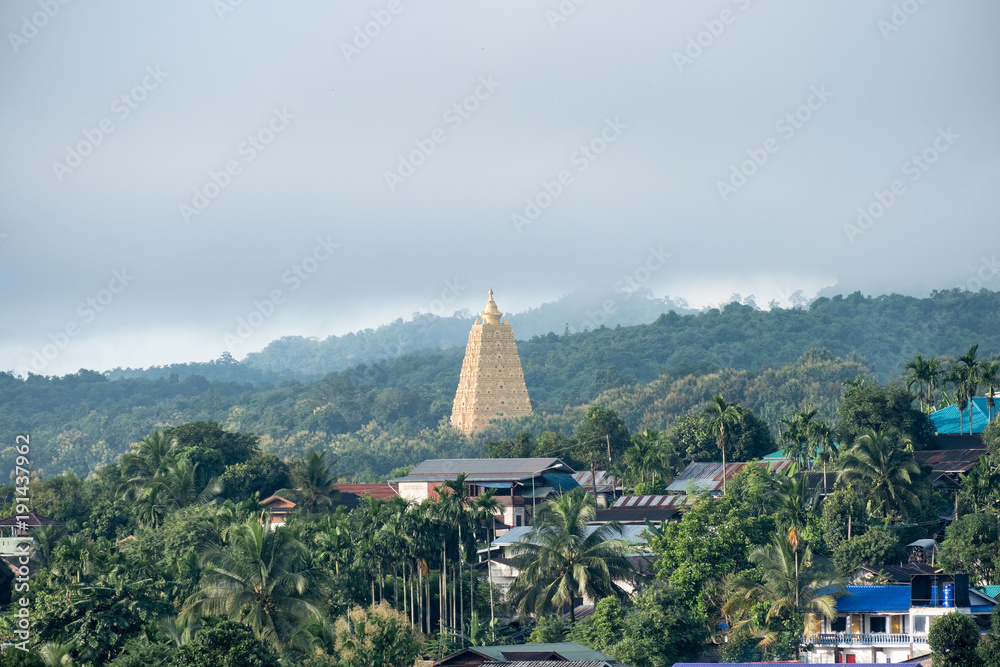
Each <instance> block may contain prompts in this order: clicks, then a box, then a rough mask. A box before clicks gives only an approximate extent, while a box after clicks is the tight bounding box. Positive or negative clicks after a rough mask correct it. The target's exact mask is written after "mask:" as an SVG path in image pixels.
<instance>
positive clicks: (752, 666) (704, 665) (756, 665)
mask: <svg viewBox="0 0 1000 667" xmlns="http://www.w3.org/2000/svg"><path fill="white" fill-rule="evenodd" d="M787 664H789V663H787V662H731V663H727V665H726V667H766V666H767V665H787ZM794 664H801V663H794ZM809 664H810V665H812V667H844V663H841V662H811V663H809ZM853 664H854V667H882V665H884V664H885V663H882V664H876V663H874V662H856V663H853ZM893 664H894V665H896V667H920V665H919V664H918V663H915V662H894V663H893ZM674 667H719V663H717V662H675V663H674Z"/></svg>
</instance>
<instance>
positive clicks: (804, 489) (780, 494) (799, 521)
mask: <svg viewBox="0 0 1000 667" xmlns="http://www.w3.org/2000/svg"><path fill="white" fill-rule="evenodd" d="M775 497H776V499H777V501H778V503H777V504H778V511H777V519H778V524H779V526H780V527H782V528H784V529H785V530H788V531H789V532H790V533H791V532H794V533H795V535H796V536H797V537H801V536H802V534H803V533H804V532H805V529H806V526H808V524H809V519H810V517H811V516H812V515H813V514H814V513H815V512H816V508H817V506H818V505H819V495H818V494H814V493H810V491H809V480H808V478H807V477H806V476H805V475H796V476H795V477H779V478H778V489H777V491H776V493H775ZM796 539H797V538H796Z"/></svg>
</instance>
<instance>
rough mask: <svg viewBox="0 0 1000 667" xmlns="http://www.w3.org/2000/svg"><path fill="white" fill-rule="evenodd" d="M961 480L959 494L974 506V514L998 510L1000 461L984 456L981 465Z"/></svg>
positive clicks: (987, 455)
mask: <svg viewBox="0 0 1000 667" xmlns="http://www.w3.org/2000/svg"><path fill="white" fill-rule="evenodd" d="M960 478H961V480H962V482H961V487H960V488H961V490H960V491H959V494H960V495H961V496H962V497H963V498H964V499H965V500H966V501H967V502H968V503H970V504H971V505H972V511H973V512H986V511H989V510H991V509H993V510H995V509H996V507H997V503H998V501H1000V461H997V460H996V459H995V458H994V457H993V456H991V455H989V454H984V455H983V456H982V458H980V459H979V463H977V464H976V466H975V467H974V468H973V469H972V470H970V471H969V472H968V473H966V474H964V475H960Z"/></svg>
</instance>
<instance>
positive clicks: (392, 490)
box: [337, 484, 399, 498]
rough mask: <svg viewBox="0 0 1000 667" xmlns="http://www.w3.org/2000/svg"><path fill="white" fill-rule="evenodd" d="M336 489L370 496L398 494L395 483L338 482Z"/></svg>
mask: <svg viewBox="0 0 1000 667" xmlns="http://www.w3.org/2000/svg"><path fill="white" fill-rule="evenodd" d="M337 490H338V491H340V492H341V493H353V494H354V495H356V496H371V497H372V498H394V497H396V496H398V495H399V487H398V486H397V485H395V484H392V485H390V484H338V485H337Z"/></svg>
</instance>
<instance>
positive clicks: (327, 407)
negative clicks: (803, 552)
mask: <svg viewBox="0 0 1000 667" xmlns="http://www.w3.org/2000/svg"><path fill="white" fill-rule="evenodd" d="M467 327H468V323H466V329H467ZM972 341H979V342H981V343H982V347H983V350H997V349H1000V294H998V293H993V292H986V291H982V292H980V293H978V294H970V293H963V292H958V291H952V292H942V293H936V294H935V295H933V296H932V297H930V298H927V299H915V298H911V297H901V296H895V295H894V296H886V297H878V298H874V299H871V298H864V297H862V296H861V295H860V294H855V295H851V296H848V297H843V298H841V297H835V298H833V299H818V300H817V301H815V302H814V303H813V304H812V305H811V307H810V308H809V310H773V311H769V312H764V311H759V310H755V309H753V308H752V307H750V306H744V305H737V304H730V305H729V306H727V307H725V308H724V309H722V310H721V311H719V310H711V311H707V312H705V313H701V314H698V315H686V316H681V315H677V314H675V313H668V314H666V315H662V316H661V317H660V318H659V319H657V320H656V321H655V322H653V323H651V324H647V325H636V326H631V327H618V328H614V329H610V328H601V329H598V330H596V331H589V332H584V333H577V334H566V335H562V336H557V335H555V334H548V335H546V336H543V337H537V338H533V339H531V340H528V341H523V342H521V343H519V351H520V354H521V358H522V363H523V366H524V371H525V377H526V381H527V385H528V390H529V393H530V394H531V397H532V401H533V403H534V405H535V410H536V415H535V416H533V417H531V418H527V419H525V420H521V421H520V422H518V423H506V424H501V425H498V426H497V427H496V428H494V429H490V430H489V431H488V432H487V433H485V434H484V435H483V436H482V437H481V438H478V439H476V440H473V441H470V440H468V439H466V438H464V437H462V436H460V435H459V434H457V433H455V432H454V431H453V430H451V429H450V428H448V427H447V426H446V421H447V417H448V416H449V415H450V412H451V402H452V399H453V397H454V391H455V387H456V386H457V382H458V373H459V369H460V368H461V362H462V354H463V349H461V348H454V349H449V350H434V351H431V350H428V351H422V352H414V353H410V354H405V355H402V356H398V357H395V358H392V359H389V360H384V361H379V362H377V363H372V364H362V365H360V366H356V367H353V368H348V369H345V370H342V371H335V372H331V373H327V374H326V375H324V376H323V377H322V378H317V379H311V380H310V379H298V378H294V377H291V378H287V379H283V380H280V381H277V378H275V377H273V373H274V371H262V370H260V369H256V368H253V367H250V366H247V365H246V364H245V363H240V362H237V361H235V360H234V359H232V358H229V357H224V358H222V359H219V360H218V361H216V362H212V363H210V364H204V365H202V366H204V367H205V368H208V369H209V371H210V372H206V374H205V375H202V374H197V373H196V374H191V375H186V376H183V377H182V376H181V373H179V372H176V371H174V372H170V373H168V374H166V375H161V376H159V377H137V378H129V377H121V378H119V379H115V380H111V379H109V378H108V377H107V376H105V375H103V374H101V373H97V372H93V371H80V372H79V373H76V374H73V375H68V376H65V377H62V378H50V377H43V376H35V375H32V376H30V377H28V378H27V379H19V378H16V377H14V376H12V375H11V374H7V373H3V374H0V404H2V405H3V406H4V410H3V411H2V413H0V432H3V433H5V434H7V436H6V437H5V439H4V442H5V447H6V448H5V449H3V450H0V454H3V455H9V454H10V453H11V451H12V450H11V446H12V443H13V437H14V435H15V434H17V433H25V432H26V433H30V434H31V435H32V437H33V438H34V440H35V442H36V443H38V450H37V451H38V454H37V458H36V461H35V464H36V465H37V467H38V468H39V470H40V471H42V472H44V473H45V474H48V475H51V474H57V473H59V472H62V471H63V470H73V471H75V472H76V473H77V474H79V475H86V474H87V473H88V472H89V471H90V470H92V469H94V468H95V467H97V466H99V465H102V464H108V463H111V462H113V461H114V460H115V459H116V458H117V456H118V455H119V454H121V453H122V452H124V451H126V449H127V448H128V446H129V445H130V444H131V443H134V442H137V441H138V440H139V439H141V438H142V437H144V436H145V435H147V434H148V433H149V432H150V431H151V430H152V429H154V428H161V427H166V426H171V425H178V424H181V423H184V422H189V421H196V420H213V421H216V422H218V423H220V424H222V425H224V426H225V427H227V428H231V429H234V430H243V431H247V432H251V433H254V434H257V435H259V436H260V437H261V446H262V447H263V448H264V449H265V450H266V451H269V452H272V453H274V454H277V455H279V456H282V457H286V456H290V455H298V454H301V453H302V452H303V451H305V450H306V449H309V448H312V447H328V448H330V449H331V450H332V451H333V452H334V453H335V454H337V455H338V456H339V457H340V460H341V462H342V471H343V473H344V474H346V475H348V476H349V477H352V478H355V479H377V478H381V477H383V476H384V475H386V474H387V473H388V472H389V471H390V470H392V469H393V468H395V467H398V466H400V465H406V464H411V463H415V462H418V461H420V460H422V459H423V458H428V457H432V456H456V455H459V454H472V453H477V452H482V451H485V442H486V441H487V440H490V439H500V438H504V437H510V436H512V435H514V434H516V433H517V432H518V431H522V430H526V431H528V432H531V433H533V434H535V435H536V436H537V435H539V434H541V433H542V432H544V431H546V430H550V431H553V432H556V433H562V434H564V435H565V434H568V433H569V432H570V431H571V430H572V427H573V424H575V423H576V421H578V419H579V417H580V415H581V414H582V412H583V410H584V409H585V406H586V405H587V404H589V403H595V402H596V403H600V404H602V405H606V406H608V407H612V408H614V409H615V410H616V411H617V412H618V413H619V414H621V415H622V417H623V420H624V421H625V423H626V424H627V426H628V427H629V428H630V429H632V430H641V429H643V428H658V429H662V428H666V427H668V426H670V425H672V424H673V423H674V421H675V420H676V419H677V418H678V417H680V416H683V415H684V414H686V413H687V412H688V411H690V410H692V409H696V408H697V407H698V406H700V405H701V404H703V403H704V402H705V401H707V400H708V399H709V398H710V397H711V396H712V395H713V394H716V393H720V392H724V393H725V394H726V395H727V397H728V398H729V399H730V400H734V401H738V402H740V403H741V404H743V405H745V406H746V407H747V408H748V409H750V410H752V411H753V412H754V413H755V414H757V415H758V416H759V418H760V419H762V420H763V422H764V423H765V424H766V426H767V428H768V429H770V430H771V432H772V435H774V436H775V437H776V436H777V429H778V420H779V419H780V418H781V417H782V416H784V415H786V414H787V413H788V412H789V411H791V410H795V409H803V408H806V407H815V408H816V409H817V410H818V411H819V413H820V414H821V415H822V416H824V417H826V418H828V419H829V418H831V417H832V416H833V414H834V411H835V404H836V401H837V400H838V399H839V391H840V389H839V387H840V384H841V383H842V382H844V381H845V380H848V379H851V378H854V377H856V376H858V375H862V374H863V375H867V376H869V377H872V378H873V379H881V380H883V381H884V380H885V379H887V378H890V377H899V378H901V377H902V376H903V375H905V372H906V371H905V368H904V365H905V363H906V362H907V361H908V360H909V359H910V358H911V357H912V356H913V355H914V354H916V353H918V352H919V353H923V354H925V355H928V356H931V355H936V356H941V357H942V358H943V359H945V360H947V358H949V357H957V356H959V355H960V354H961V353H962V352H963V351H964V349H965V347H967V346H968V344H969V343H970V342H972ZM161 370H169V369H161ZM206 375H208V376H212V377H215V378H218V379H207V377H206ZM236 378H243V381H239V380H237V379H236ZM265 380H266V381H265Z"/></svg>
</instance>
